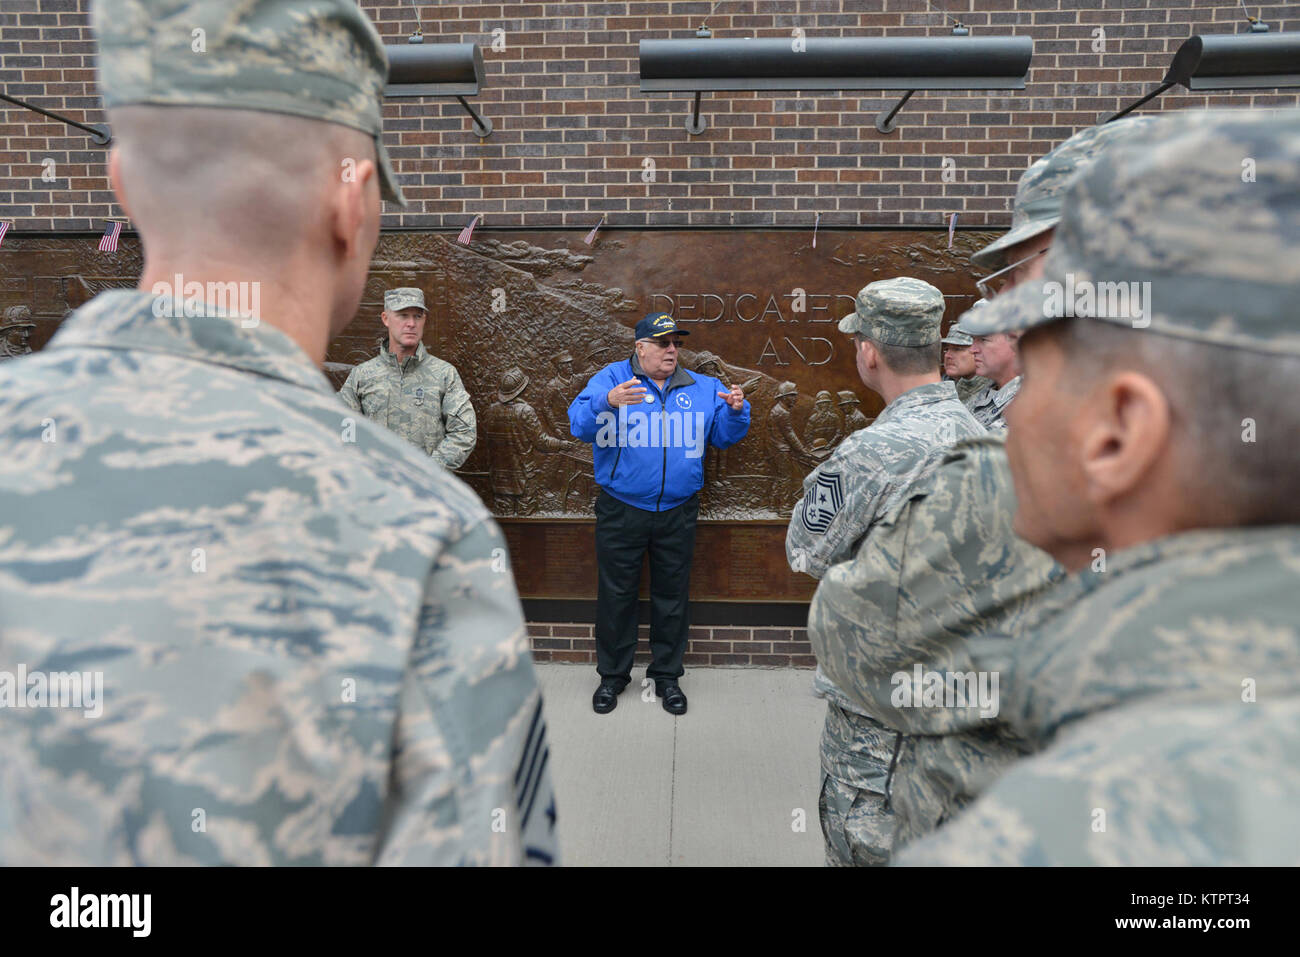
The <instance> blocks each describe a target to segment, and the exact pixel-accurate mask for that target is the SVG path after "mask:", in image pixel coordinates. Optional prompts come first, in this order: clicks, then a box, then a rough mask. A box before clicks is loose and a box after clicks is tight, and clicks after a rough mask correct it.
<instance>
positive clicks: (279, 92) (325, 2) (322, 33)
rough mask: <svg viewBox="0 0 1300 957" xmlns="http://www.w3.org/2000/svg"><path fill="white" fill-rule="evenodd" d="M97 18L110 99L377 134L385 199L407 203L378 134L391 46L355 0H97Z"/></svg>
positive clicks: (102, 77)
mask: <svg viewBox="0 0 1300 957" xmlns="http://www.w3.org/2000/svg"><path fill="white" fill-rule="evenodd" d="M94 25H95V35H96V37H97V38H98V40H99V88H100V92H101V93H102V94H103V97H104V105H105V106H107V107H109V108H113V107H119V106H130V105H137V104H152V105H156V106H203V107H214V108H221V109H229V110H257V111H261V112H267V113H284V114H288V115H291V116H301V117H306V118H307V119H313V120H323V121H324V122H326V123H336V124H339V125H341V126H348V127H351V128H352V129H355V130H360V131H361V132H363V133H369V134H370V135H371V137H373V139H374V142H375V159H376V164H377V165H378V167H379V187H380V191H381V193H382V194H383V197H384V199H387V200H390V201H392V202H395V203H400V204H401V205H403V206H405V205H406V200H405V199H404V198H403V196H402V191H401V189H400V188H398V185H397V177H396V175H395V174H394V173H393V166H392V163H391V162H390V161H389V158H388V151H387V150H385V149H384V142H383V135H382V134H383V120H382V117H381V115H380V103H381V100H382V97H383V90H384V82H385V80H386V79H387V77H388V56H387V55H386V54H385V53H384V45H383V41H381V40H380V38H379V34H378V33H376V32H375V28H374V26H373V25H372V24H371V22H370V20H369V18H368V17H367V16H366V15H365V14H364V13H362V12H361V9H360V8H359V7H358V6H357V4H356V3H355V2H353V0H265V2H261V3H229V2H223V0H95V6H94ZM199 30H201V31H203V32H202V33H201V34H200V33H198V32H197V31H199ZM200 41H201V42H202V47H201V49H196V48H198V47H199V46H200Z"/></svg>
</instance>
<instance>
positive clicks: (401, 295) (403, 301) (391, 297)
mask: <svg viewBox="0 0 1300 957" xmlns="http://www.w3.org/2000/svg"><path fill="white" fill-rule="evenodd" d="M412 306H418V307H419V308H421V309H423V310H424V311H425V312H428V311H429V307H428V306H426V305H425V304H424V290H423V289H416V288H414V287H413V286H402V287H400V288H398V289H388V290H386V291H385V292H384V312H399V311H400V310H402V309H410V308H411V307H412Z"/></svg>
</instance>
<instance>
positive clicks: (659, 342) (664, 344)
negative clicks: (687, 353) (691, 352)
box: [649, 339, 686, 349]
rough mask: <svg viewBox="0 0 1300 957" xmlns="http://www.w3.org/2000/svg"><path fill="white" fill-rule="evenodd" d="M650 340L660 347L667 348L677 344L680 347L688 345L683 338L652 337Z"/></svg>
mask: <svg viewBox="0 0 1300 957" xmlns="http://www.w3.org/2000/svg"><path fill="white" fill-rule="evenodd" d="M649 341H650V342H652V343H653V344H654V345H656V346H658V347H659V348H660V349H667V348H668V347H669V346H676V347H677V348H679V349H680V348H682V347H683V346H685V345H686V343H684V342H683V341H682V340H681V339H651V340H649Z"/></svg>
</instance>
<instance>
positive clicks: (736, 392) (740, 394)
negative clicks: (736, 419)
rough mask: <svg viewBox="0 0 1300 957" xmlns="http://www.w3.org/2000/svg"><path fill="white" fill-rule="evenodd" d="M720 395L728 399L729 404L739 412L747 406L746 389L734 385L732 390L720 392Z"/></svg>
mask: <svg viewBox="0 0 1300 957" xmlns="http://www.w3.org/2000/svg"><path fill="white" fill-rule="evenodd" d="M718 397H719V398H722V399H726V400H727V405H729V406H731V407H732V408H733V409H734V410H735V411H737V412H739V411H740V410H741V409H742V408H744V406H745V390H744V389H742V388H741V387H740V386H738V385H733V386H732V387H731V391H730V392H719V393H718Z"/></svg>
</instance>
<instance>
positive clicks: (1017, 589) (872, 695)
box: [808, 436, 1064, 849]
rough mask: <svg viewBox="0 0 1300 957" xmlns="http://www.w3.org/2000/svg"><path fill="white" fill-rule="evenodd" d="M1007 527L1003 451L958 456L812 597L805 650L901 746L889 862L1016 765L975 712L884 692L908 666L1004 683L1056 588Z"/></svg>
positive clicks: (958, 452) (989, 444)
mask: <svg viewBox="0 0 1300 957" xmlns="http://www.w3.org/2000/svg"><path fill="white" fill-rule="evenodd" d="M1014 515H1015V492H1014V489H1013V488H1012V484H1011V473H1010V469H1009V468H1008V466H1007V459H1006V453H1005V452H1004V450H1003V447H1002V440H1001V439H1000V437H997V436H983V437H981V438H978V439H971V440H968V441H964V442H961V443H958V445H957V446H955V447H954V448H952V449H949V450H948V451H947V454H946V455H945V458H944V460H943V462H942V464H940V465H939V466H938V467H937V468H936V469H935V470H934V471H933V472H931V473H930V474H929V475H927V476H926V477H925V478H923V479H921V480H920V481H918V482H917V483H916V484H915V485H913V486H912V488H911V489H910V491H909V493H908V495H907V497H906V499H905V500H904V501H903V502H902V504H900V505H899V507H897V508H895V509H894V510H892V511H891V512H890V513H889V514H888V515H887V516H886V517H884V518H883V519H881V520H880V521H879V522H877V523H876V524H875V525H874V526H873V527H872V529H871V533H870V534H869V535H868V536H867V537H866V539H865V540H864V541H863V544H862V547H861V548H860V549H859V550H858V551H857V553H856V555H855V556H854V557H853V559H852V560H850V561H847V562H844V563H841V564H838V565H836V566H835V567H833V568H831V569H830V570H829V571H828V572H827V573H826V575H825V577H824V578H822V581H821V584H820V585H819V586H818V588H817V593H816V595H814V597H813V602H812V605H811V607H810V609H809V617H808V637H809V640H810V642H811V643H812V646H813V652H814V653H815V654H816V655H817V661H818V667H819V668H820V669H822V670H823V671H825V673H826V675H827V676H828V677H829V678H830V680H831V681H833V682H834V683H835V685H836V687H837V688H840V689H843V690H842V691H841V692H840V693H841V694H843V695H845V696H847V697H848V698H849V699H850V701H851V703H852V705H853V707H855V708H856V709H857V710H859V711H862V712H865V713H866V714H868V715H871V716H872V717H873V720H874V721H876V722H877V723H878V724H880V725H882V726H885V727H888V728H891V729H897V730H898V732H900V733H901V735H902V739H901V741H899V742H898V744H897V748H896V753H895V754H894V755H893V757H892V767H891V768H889V774H888V776H887V785H888V787H887V793H888V794H889V796H890V801H889V804H890V807H891V809H892V811H893V814H894V834H893V838H894V847H895V849H897V848H900V847H902V846H904V845H905V844H906V843H907V842H908V841H910V840H912V839H914V838H916V837H917V836H918V835H921V834H925V833H927V832H929V831H931V830H933V829H934V828H935V827H937V826H938V825H939V824H940V823H941V822H942V821H943V820H944V819H946V818H948V817H950V816H952V815H953V814H954V813H956V812H957V811H958V810H960V809H961V807H962V806H964V804H965V803H966V802H967V801H969V800H970V799H971V797H972V796H973V795H974V794H976V793H978V790H977V789H976V788H977V784H976V782H980V781H982V780H983V777H984V776H985V775H987V774H990V773H994V772H996V771H997V770H1000V769H1001V768H1003V767H1005V765H1006V763H1007V761H1008V760H1010V759H1011V758H1013V757H1016V756H1019V755H1020V754H1022V753H1023V752H1024V748H1023V746H1022V745H1018V743H1017V741H1016V739H1015V737H1014V736H1013V735H1011V734H1009V733H1008V732H1007V730H1006V728H1005V726H1003V725H1000V724H999V723H998V721H997V720H996V718H990V717H986V716H983V715H981V714H980V709H979V708H977V707H965V708H961V707H957V708H954V707H946V706H944V707H933V706H927V707H900V706H898V705H899V702H897V701H896V699H895V688H896V684H895V682H894V681H893V680H892V679H893V676H894V675H896V674H898V673H902V674H904V675H906V676H907V677H908V678H909V679H910V678H911V677H912V675H913V674H914V669H915V667H916V666H917V665H920V666H921V667H922V669H923V671H924V672H940V673H947V672H959V673H978V672H985V673H989V672H998V673H1003V672H1005V668H1006V658H1007V656H1008V654H1009V653H1010V652H1011V650H1012V648H1013V645H1014V642H1015V641H1016V639H1017V636H1018V635H1019V634H1021V632H1022V630H1023V629H1024V627H1025V625H1026V622H1027V621H1030V620H1034V619H1035V618H1036V617H1037V616H1039V615H1041V614H1043V608H1044V607H1046V606H1047V605H1048V600H1049V598H1055V597H1056V592H1058V591H1059V589H1058V588H1056V586H1055V583H1056V582H1058V581H1059V580H1060V578H1061V577H1062V576H1063V575H1064V570H1063V569H1061V568H1060V567H1059V566H1058V565H1056V563H1055V562H1053V561H1052V559H1051V558H1050V557H1049V556H1048V555H1047V554H1046V553H1045V552H1043V551H1041V550H1039V549H1037V548H1034V547H1033V546H1032V545H1029V544H1028V543H1026V542H1024V541H1022V540H1021V539H1019V538H1017V537H1016V535H1015V534H1014V532H1013V531H1012V527H1011V524H1012V519H1013V517H1014ZM1058 600H1059V599H1058ZM1004 687H1005V685H1004V683H1003V682H1001V681H1000V682H999V691H1000V692H1001V690H1002V689H1003V688H1004ZM882 790H885V789H883V788H882Z"/></svg>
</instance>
